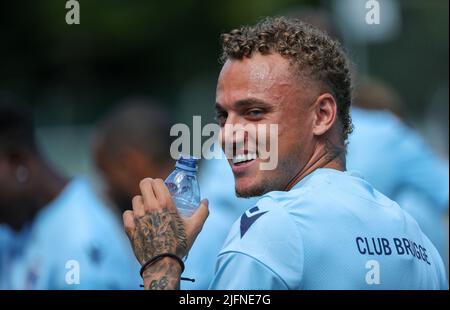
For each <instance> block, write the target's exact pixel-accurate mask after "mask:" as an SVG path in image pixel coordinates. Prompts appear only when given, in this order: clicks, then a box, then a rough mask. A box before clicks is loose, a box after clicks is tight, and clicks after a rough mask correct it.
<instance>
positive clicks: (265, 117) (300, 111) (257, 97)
mask: <svg viewBox="0 0 450 310" xmlns="http://www.w3.org/2000/svg"><path fill="white" fill-rule="evenodd" d="M291 67H292V65H290V64H289V62H288V60H286V59H284V58H283V57H282V56H280V55H279V54H270V55H261V54H259V53H255V54H254V55H252V57H251V58H244V59H243V60H228V61H227V62H226V63H225V64H224V66H223V68H222V71H221V73H220V75H219V80H218V85H217V92H216V112H217V119H218V122H219V124H220V125H221V127H222V126H224V125H226V124H231V125H236V124H241V125H243V126H245V125H247V124H254V125H257V124H267V125H268V124H277V125H278V165H277V167H276V168H275V169H273V170H261V169H260V164H261V162H262V161H263V159H261V158H260V157H257V158H256V159H251V156H250V158H248V157H247V158H248V159H249V160H246V161H243V162H239V161H240V160H242V156H241V157H240V159H239V156H237V157H235V158H234V160H233V159H230V158H229V159H228V162H229V164H230V166H231V168H232V170H233V174H234V177H235V186H236V194H237V195H238V196H242V197H251V196H260V195H262V194H264V193H266V192H269V191H273V190H283V189H285V187H286V185H287V184H288V183H289V181H290V180H291V179H292V178H293V177H294V176H295V175H296V174H297V173H298V172H299V170H300V169H301V168H302V167H303V166H304V165H305V164H306V162H307V161H308V159H309V158H310V157H311V154H312V152H313V147H314V135H313V133H312V124H313V119H314V118H313V108H312V103H313V102H314V100H315V97H314V96H317V90H316V89H315V87H313V85H312V84H311V85H310V83H307V82H306V81H303V80H301V79H300V78H299V77H297V76H295V75H294V73H293V72H292V71H293V70H291ZM267 127H268V126H267ZM222 128H223V127H222ZM222 134H223V133H222ZM230 139H231V140H233V141H231V142H232V143H234V144H235V145H236V143H237V142H236V139H237V138H236V136H233V135H231V136H229V135H226V137H224V142H225V143H229V142H230ZM271 147H272V146H270V145H269V146H268V147H266V148H267V149H269V148H271ZM251 152H252V151H250V150H248V149H246V147H244V148H243V149H242V148H241V149H239V147H238V148H237V149H236V150H235V153H236V154H247V153H251ZM253 153H254V152H253ZM257 155H259V153H258V152H257Z"/></svg>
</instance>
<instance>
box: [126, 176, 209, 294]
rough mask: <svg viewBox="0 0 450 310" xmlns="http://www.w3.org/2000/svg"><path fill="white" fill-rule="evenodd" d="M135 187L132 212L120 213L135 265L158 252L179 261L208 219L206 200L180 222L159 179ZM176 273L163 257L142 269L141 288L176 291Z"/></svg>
mask: <svg viewBox="0 0 450 310" xmlns="http://www.w3.org/2000/svg"><path fill="white" fill-rule="evenodd" d="M139 186H140V189H141V195H138V196H135V197H134V198H133V211H131V210H129V211H125V213H124V214H123V221H124V225H125V231H126V233H127V235H128V237H129V239H130V241H131V245H132V247H133V251H134V254H135V255H136V258H137V259H138V261H139V263H140V264H141V265H142V264H144V263H145V262H147V261H148V260H150V259H151V258H153V257H154V256H156V255H159V254H162V253H172V254H175V255H177V256H178V257H180V258H183V257H184V256H185V255H186V254H187V253H188V251H189V249H190V248H191V246H192V244H193V242H194V240H195V238H196V237H197V235H198V234H199V232H200V231H201V229H202V227H203V223H204V222H205V221H206V218H207V217H208V201H207V200H203V201H202V202H201V204H200V207H199V208H198V209H197V211H196V212H195V213H194V214H193V215H192V216H191V217H190V218H188V219H182V218H181V217H180V215H179V214H178V211H177V209H176V206H175V204H174V202H173V200H172V197H171V195H170V193H169V190H168V189H167V187H166V185H165V184H164V181H163V180H161V179H155V180H154V179H150V178H146V179H144V180H142V181H141V183H140V184H139ZM180 272H181V269H180V265H179V264H178V262H177V261H176V260H174V259H173V258H169V257H166V258H163V259H161V260H160V261H157V262H156V263H154V264H152V265H151V266H149V267H148V268H147V269H146V270H145V272H144V274H143V277H144V286H145V288H146V289H177V288H179V281H180Z"/></svg>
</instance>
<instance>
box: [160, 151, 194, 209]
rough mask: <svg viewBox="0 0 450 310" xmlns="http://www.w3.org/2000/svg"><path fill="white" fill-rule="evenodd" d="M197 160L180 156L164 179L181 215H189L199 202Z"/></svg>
mask: <svg viewBox="0 0 450 310" xmlns="http://www.w3.org/2000/svg"><path fill="white" fill-rule="evenodd" d="M197 162H198V160H197V159H196V158H193V157H188V156H181V157H180V158H179V159H178V160H177V163H176V165H175V170H174V171H173V172H172V173H171V174H170V175H169V176H168V177H167V179H166V181H165V183H166V185H167V188H168V189H169V192H170V194H171V195H172V199H173V201H174V203H175V205H176V206H177V209H178V212H179V213H180V215H181V216H182V217H190V216H191V215H192V214H193V213H194V212H195V210H196V209H197V208H198V206H199V204H200V186H199V185H198V179H197Z"/></svg>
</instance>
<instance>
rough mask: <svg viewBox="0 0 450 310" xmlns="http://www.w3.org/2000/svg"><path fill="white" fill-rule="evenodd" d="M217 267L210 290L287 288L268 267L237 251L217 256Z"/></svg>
mask: <svg viewBox="0 0 450 310" xmlns="http://www.w3.org/2000/svg"><path fill="white" fill-rule="evenodd" d="M218 264H219V266H220V267H219V268H218V270H217V272H216V275H215V277H214V279H213V281H212V283H211V285H210V287H209V288H210V289H212V290H287V289H288V286H287V285H286V283H285V282H284V281H283V280H282V279H281V277H280V276H279V275H278V274H276V273H275V272H274V271H273V270H271V269H270V268H269V267H267V266H266V265H264V264H263V263H261V262H259V261H258V260H256V259H255V258H253V257H250V256H247V255H245V254H243V253H239V252H231V253H226V254H223V255H221V256H220V257H219V261H218Z"/></svg>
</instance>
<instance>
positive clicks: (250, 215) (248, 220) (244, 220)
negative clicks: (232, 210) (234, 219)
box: [241, 207, 268, 239]
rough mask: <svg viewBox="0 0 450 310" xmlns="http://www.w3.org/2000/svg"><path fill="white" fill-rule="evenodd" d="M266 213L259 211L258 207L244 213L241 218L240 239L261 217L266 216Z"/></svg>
mask: <svg viewBox="0 0 450 310" xmlns="http://www.w3.org/2000/svg"><path fill="white" fill-rule="evenodd" d="M267 212H268V211H262V212H261V211H260V210H259V208H258V207H253V208H251V209H250V210H248V211H246V212H245V213H244V214H242V216H241V239H242V237H244V235H245V233H246V232H247V231H248V229H249V228H250V227H251V226H252V225H253V223H255V222H256V220H257V219H259V218H260V217H261V216H262V215H264V214H266V213H267Z"/></svg>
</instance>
